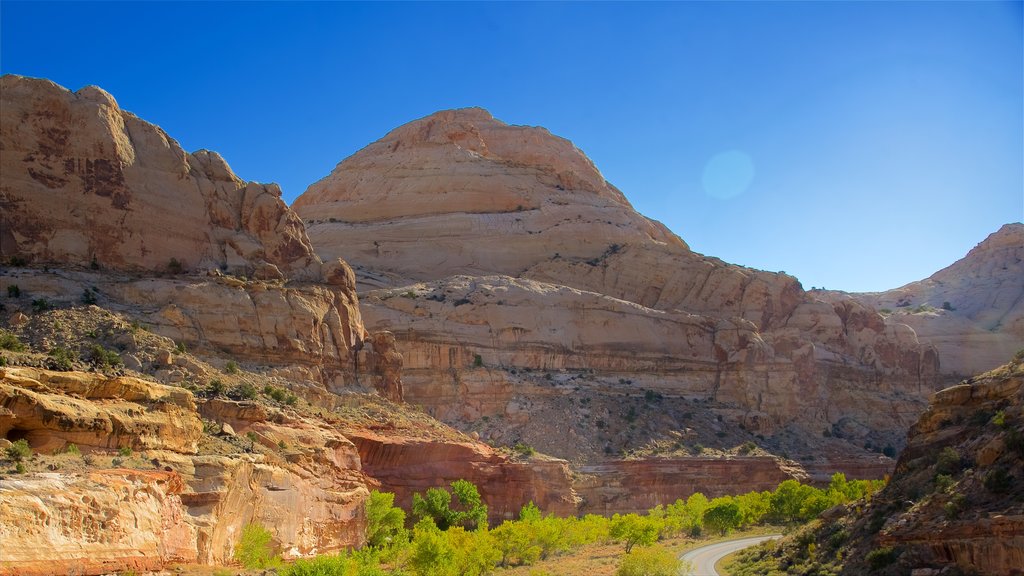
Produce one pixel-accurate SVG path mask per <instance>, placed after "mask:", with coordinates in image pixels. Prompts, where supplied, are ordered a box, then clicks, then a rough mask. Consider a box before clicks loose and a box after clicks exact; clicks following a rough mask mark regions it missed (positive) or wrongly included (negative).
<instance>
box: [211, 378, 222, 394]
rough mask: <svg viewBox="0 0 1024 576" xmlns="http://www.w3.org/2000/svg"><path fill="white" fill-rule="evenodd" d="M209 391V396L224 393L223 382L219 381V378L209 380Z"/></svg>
mask: <svg viewBox="0 0 1024 576" xmlns="http://www.w3.org/2000/svg"><path fill="white" fill-rule="evenodd" d="M209 392H210V396H220V395H221V394H223V393H224V383H223V382H221V380H220V378H214V379H213V380H210V387H209Z"/></svg>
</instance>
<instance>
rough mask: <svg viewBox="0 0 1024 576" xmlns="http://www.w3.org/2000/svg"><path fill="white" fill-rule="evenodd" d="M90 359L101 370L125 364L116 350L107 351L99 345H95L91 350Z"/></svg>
mask: <svg viewBox="0 0 1024 576" xmlns="http://www.w3.org/2000/svg"><path fill="white" fill-rule="evenodd" d="M89 359H90V360H92V362H93V364H95V365H96V366H98V367H100V368H114V367H117V366H122V365H123V364H124V362H122V361H121V355H120V354H118V353H117V352H115V351H114V350H107V349H106V348H104V347H103V346H101V345H99V344H93V345H92V348H90V349H89Z"/></svg>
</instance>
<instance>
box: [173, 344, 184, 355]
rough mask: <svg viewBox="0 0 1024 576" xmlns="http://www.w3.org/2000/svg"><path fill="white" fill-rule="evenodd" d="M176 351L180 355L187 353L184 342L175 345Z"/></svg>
mask: <svg viewBox="0 0 1024 576" xmlns="http://www.w3.org/2000/svg"><path fill="white" fill-rule="evenodd" d="M174 351H175V352H177V353H178V354H184V353H185V343H184V342H177V343H175V344H174Z"/></svg>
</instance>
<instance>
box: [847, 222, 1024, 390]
mask: <svg viewBox="0 0 1024 576" xmlns="http://www.w3.org/2000/svg"><path fill="white" fill-rule="evenodd" d="M850 297H852V298H855V299H857V300H859V301H861V302H864V303H866V304H868V305H869V306H874V307H877V308H879V309H885V310H886V312H887V313H888V315H887V318H886V322H887V323H889V324H895V323H900V324H906V325H907V326H910V327H911V328H913V329H914V331H915V332H916V333H917V336H918V338H919V339H920V340H921V341H922V342H928V343H929V344H931V345H933V346H935V348H936V349H937V350H938V351H939V358H940V359H941V371H942V373H943V374H944V375H946V376H947V377H948V378H950V379H952V380H953V381H954V382H955V381H956V380H957V379H959V378H963V377H965V376H968V375H970V374H977V373H979V372H984V371H986V370H991V369H992V368H995V367H996V366H1000V365H1002V364H1003V363H1005V362H1006V361H1007V360H1008V359H1009V358H1010V357H1011V356H1013V354H1014V353H1015V352H1017V350H1020V349H1021V348H1024V224H1021V223H1019V222H1018V223H1013V224H1006V225H1005V226H1003V227H1002V228H1000V229H999V230H998V231H997V232H994V233H993V234H991V235H990V236H989V237H988V238H986V239H985V240H984V241H983V242H981V243H980V244H978V245H977V246H976V247H975V248H974V249H973V250H971V251H970V252H969V253H968V254H967V255H966V256H964V257H963V258H961V259H960V260H957V261H956V262H954V263H953V264H952V265H950V266H948V267H946V268H943V269H942V270H939V271H938V272H936V273H935V274H932V275H931V276H929V277H928V278H927V279H925V280H920V281H918V282H911V283H910V284H907V285H906V286H903V287H900V288H896V289H893V290H889V291H886V292H875V293H867V294H851V295H850Z"/></svg>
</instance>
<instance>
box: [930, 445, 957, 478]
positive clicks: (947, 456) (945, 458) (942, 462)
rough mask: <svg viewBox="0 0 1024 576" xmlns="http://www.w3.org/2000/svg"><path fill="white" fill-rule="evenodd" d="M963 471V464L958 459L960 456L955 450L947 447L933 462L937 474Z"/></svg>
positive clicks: (951, 473)
mask: <svg viewBox="0 0 1024 576" xmlns="http://www.w3.org/2000/svg"><path fill="white" fill-rule="evenodd" d="M962 469H963V463H962V461H961V458H960V454H959V453H958V452H957V451H956V449H955V448H952V447H950V446H947V447H945V448H943V449H942V451H941V452H939V456H938V458H937V459H936V460H935V470H936V472H938V473H939V474H950V475H953V474H956V473H957V472H960V470H962Z"/></svg>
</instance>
